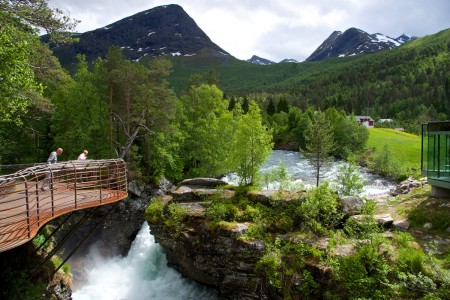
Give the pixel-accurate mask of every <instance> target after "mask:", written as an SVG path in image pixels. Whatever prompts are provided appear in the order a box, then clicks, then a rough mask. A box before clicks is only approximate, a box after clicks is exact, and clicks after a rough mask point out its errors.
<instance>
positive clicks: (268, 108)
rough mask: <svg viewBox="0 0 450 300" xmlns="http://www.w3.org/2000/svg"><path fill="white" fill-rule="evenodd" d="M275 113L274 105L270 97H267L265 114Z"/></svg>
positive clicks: (271, 114)
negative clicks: (267, 102)
mask: <svg viewBox="0 0 450 300" xmlns="http://www.w3.org/2000/svg"><path fill="white" fill-rule="evenodd" d="M274 113H275V105H274V104H273V100H272V98H270V99H269V104H268V105H267V114H268V115H269V116H273V114H274Z"/></svg>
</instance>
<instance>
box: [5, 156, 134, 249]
mask: <svg viewBox="0 0 450 300" xmlns="http://www.w3.org/2000/svg"><path fill="white" fill-rule="evenodd" d="M44 180H45V181H47V183H48V184H46V186H44V188H42V185H43V183H44ZM127 197H128V188H127V169H126V163H125V162H124V161H123V160H122V159H108V160H84V161H82V160H74V161H67V162H62V163H56V164H40V165H36V166H33V167H29V168H26V169H23V170H20V171H18V172H16V173H14V174H10V175H4V176H0V252H3V251H7V250H9V249H12V248H14V247H17V246H20V245H22V244H24V243H26V242H28V241H30V240H32V239H33V238H34V237H35V236H36V234H37V233H38V231H39V229H40V228H41V227H43V226H44V225H45V224H46V223H47V222H49V221H50V220H52V219H54V218H57V217H59V216H61V215H63V214H66V213H69V212H72V211H75V210H80V209H84V208H90V207H94V206H100V205H105V204H110V203H113V202H117V201H120V200H123V199H125V198H127Z"/></svg>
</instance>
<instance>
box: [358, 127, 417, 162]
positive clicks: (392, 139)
mask: <svg viewBox="0 0 450 300" xmlns="http://www.w3.org/2000/svg"><path fill="white" fill-rule="evenodd" d="M420 143H421V137H420V136H418V135H414V134H410V133H406V132H401V131H398V130H394V129H389V128H370V129H369V140H368V141H367V148H368V149H375V151H380V150H381V149H382V148H383V147H384V145H385V144H388V146H389V149H390V150H391V151H392V152H393V153H394V155H395V157H397V158H398V159H400V160H401V161H402V162H404V163H405V166H407V167H409V168H415V169H419V168H420V148H421V145H420Z"/></svg>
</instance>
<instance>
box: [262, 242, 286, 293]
mask: <svg viewBox="0 0 450 300" xmlns="http://www.w3.org/2000/svg"><path fill="white" fill-rule="evenodd" d="M270 248H271V249H269V250H267V251H266V253H265V254H264V255H263V257H261V259H260V260H259V261H258V263H257V264H256V271H258V272H260V273H261V274H262V275H263V276H264V277H265V278H266V281H267V283H268V284H269V285H270V286H271V287H274V288H278V289H280V288H281V275H280V271H281V262H282V259H281V254H280V252H279V250H278V249H276V248H272V247H270Z"/></svg>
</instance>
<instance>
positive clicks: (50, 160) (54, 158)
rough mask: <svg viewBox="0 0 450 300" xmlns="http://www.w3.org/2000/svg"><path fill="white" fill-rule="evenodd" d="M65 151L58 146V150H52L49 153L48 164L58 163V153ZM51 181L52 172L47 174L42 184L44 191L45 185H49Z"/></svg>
mask: <svg viewBox="0 0 450 300" xmlns="http://www.w3.org/2000/svg"><path fill="white" fill-rule="evenodd" d="M62 153H63V149H61V148H58V149H56V151H52V152H51V153H50V155H49V157H48V158H47V164H48V165H51V164H56V163H57V162H58V155H61V154H62ZM49 183H50V173H47V174H46V175H45V178H44V180H43V181H42V186H41V190H42V191H43V192H44V191H45V187H46V186H47V185H49Z"/></svg>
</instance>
